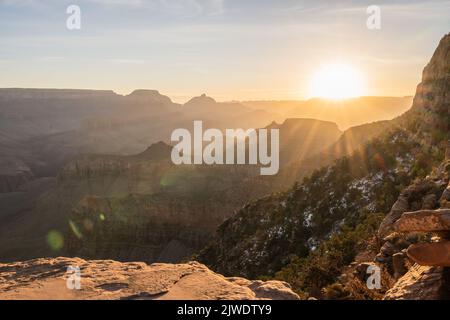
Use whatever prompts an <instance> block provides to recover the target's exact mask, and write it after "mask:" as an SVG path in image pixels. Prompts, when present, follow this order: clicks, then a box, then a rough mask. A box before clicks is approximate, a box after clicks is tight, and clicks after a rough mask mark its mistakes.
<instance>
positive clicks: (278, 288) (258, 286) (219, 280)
mask: <svg viewBox="0 0 450 320" xmlns="http://www.w3.org/2000/svg"><path fill="white" fill-rule="evenodd" d="M69 267H72V268H75V269H72V270H77V269H76V268H79V270H80V273H79V275H80V277H79V279H80V281H79V284H80V287H79V289H76V288H74V284H75V283H76V282H74V279H76V278H75V277H74V276H76V274H74V273H73V272H69V273H68V272H67V270H68V268H69ZM71 288H72V289H71ZM17 299H19V300H116V299H150V300H158V299H161V300H259V299H274V300H297V299H299V297H298V295H297V294H295V293H294V292H293V291H292V290H291V288H290V286H289V285H288V284H287V283H285V282H281V281H267V282H263V281H250V280H246V279H241V278H225V277H223V276H221V275H220V274H217V273H214V272H212V271H211V270H209V269H208V268H207V267H206V266H204V265H202V264H200V263H197V262H190V263H186V264H152V265H147V264H145V263H142V262H135V263H121V262H116V261H112V260H98V261H85V260H83V259H79V258H54V259H35V260H30V261H25V262H16V263H7V264H0V300H17Z"/></svg>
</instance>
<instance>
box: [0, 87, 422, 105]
mask: <svg viewBox="0 0 450 320" xmlns="http://www.w3.org/2000/svg"><path fill="white" fill-rule="evenodd" d="M0 90H62V91H64V90H75V91H110V92H112V93H114V94H116V95H119V96H123V97H125V96H128V95H131V94H132V93H133V92H135V91H139V90H144V91H157V92H158V93H159V94H161V95H163V96H166V97H168V98H170V99H171V100H172V102H174V103H178V104H185V103H187V102H189V101H190V100H191V99H192V98H195V97H199V96H201V95H206V96H208V97H210V98H213V99H214V100H216V102H218V103H230V102H240V103H245V102H281V103H283V102H285V103H287V102H308V101H313V100H324V101H327V100H329V101H331V102H334V101H336V100H334V99H328V98H322V97H307V98H298V99H257V98H255V99H243V100H238V99H233V98H231V99H229V100H218V99H216V97H214V96H212V95H210V94H208V93H204V92H203V93H197V94H193V95H192V96H191V97H188V98H187V99H186V100H177V99H176V98H174V97H172V96H170V95H168V94H165V93H164V92H161V91H160V90H158V89H155V88H136V89H132V90H131V91H129V92H124V93H121V92H117V91H116V90H113V89H95V88H56V87H33V88H31V87H0ZM412 97H414V94H410V95H405V96H383V95H370V96H366V95H364V96H357V97H349V98H343V99H339V100H342V101H348V100H354V99H363V98H412Z"/></svg>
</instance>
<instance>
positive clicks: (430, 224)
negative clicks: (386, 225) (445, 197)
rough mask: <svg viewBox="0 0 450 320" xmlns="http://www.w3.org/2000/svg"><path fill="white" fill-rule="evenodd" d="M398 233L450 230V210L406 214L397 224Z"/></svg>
mask: <svg viewBox="0 0 450 320" xmlns="http://www.w3.org/2000/svg"><path fill="white" fill-rule="evenodd" d="M394 227H395V229H396V231H398V232H435V231H448V230H450V209H440V210H421V211H416V212H408V213H404V214H403V215H402V217H401V218H400V219H399V220H398V221H397V222H396V223H395V226H394Z"/></svg>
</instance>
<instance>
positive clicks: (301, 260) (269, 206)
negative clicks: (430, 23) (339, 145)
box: [199, 35, 450, 298]
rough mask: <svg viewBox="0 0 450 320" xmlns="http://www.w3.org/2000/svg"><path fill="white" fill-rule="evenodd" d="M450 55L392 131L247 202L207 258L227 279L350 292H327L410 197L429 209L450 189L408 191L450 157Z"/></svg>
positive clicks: (435, 63)
mask: <svg viewBox="0 0 450 320" xmlns="http://www.w3.org/2000/svg"><path fill="white" fill-rule="evenodd" d="M449 54H450V35H447V36H446V37H444V38H443V39H442V41H441V42H440V44H439V47H438V49H437V50H436V53H435V54H434V56H433V58H432V59H431V62H430V64H429V65H428V66H427V67H426V68H425V71H424V77H423V82H422V83H421V84H420V85H419V87H418V89H417V95H416V98H415V100H414V104H413V108H412V109H411V111H409V112H407V113H406V114H405V115H403V116H401V117H399V118H398V119H395V120H393V121H392V122H391V124H390V129H389V130H386V132H385V133H384V134H382V135H381V136H379V137H377V138H375V139H373V140H371V141H370V142H369V143H367V144H365V145H364V147H362V148H361V149H359V150H357V151H356V152H355V153H354V154H353V155H352V156H350V157H346V158H343V159H340V160H338V161H337V162H336V164H334V165H332V166H330V167H328V168H324V169H321V170H319V171H316V172H315V173H314V174H312V175H311V176H310V177H308V178H306V179H305V180H304V181H303V182H302V183H299V184H296V185H295V186H293V187H292V188H291V189H290V190H288V191H286V192H283V193H280V194H273V195H271V196H269V197H266V198H263V199H260V200H257V201H254V202H252V203H249V204H247V205H246V206H244V207H243V208H242V209H241V210H240V211H239V212H237V214H235V215H234V216H233V217H231V218H230V219H228V220H227V221H226V222H225V223H224V224H223V225H222V226H220V227H219V230H218V233H217V236H216V239H215V240H214V241H213V242H212V243H211V244H210V245H209V246H208V247H207V248H206V249H205V250H203V251H202V252H201V253H200V255H199V259H200V261H202V262H204V263H206V264H207V265H209V266H211V267H212V268H213V269H214V270H216V271H218V272H221V273H224V274H235V275H236V274H238V275H239V274H240V275H243V276H248V277H261V276H269V277H274V276H276V277H278V278H280V279H284V280H286V281H288V282H290V283H291V284H293V286H294V288H295V289H296V290H297V292H301V293H302V294H305V296H308V295H313V296H317V297H323V296H327V295H328V296H333V293H332V292H334V293H335V291H339V290H340V289H339V290H338V289H336V288H334V287H333V288H328V290H325V291H324V290H323V288H324V287H326V286H328V285H331V284H333V283H334V282H336V281H337V279H338V277H339V276H340V275H341V274H342V272H343V271H344V269H345V268H346V266H348V265H349V264H350V263H351V262H352V261H354V259H357V261H359V260H360V259H362V260H364V258H363V257H362V256H360V255H363V254H366V255H369V256H370V255H371V254H373V257H372V258H374V257H375V255H376V252H378V250H379V247H378V246H379V245H380V243H379V238H378V237H377V235H378V231H377V230H378V227H379V225H380V223H381V221H382V220H383V219H384V217H385V215H386V213H387V212H389V211H390V210H391V208H392V206H393V205H394V203H396V201H397V198H398V196H399V195H400V194H403V195H404V196H410V197H411V198H410V200H409V201H411V203H412V206H413V207H414V208H415V207H420V206H422V205H423V204H422V202H421V201H419V200H418V199H422V198H421V196H428V197H427V198H426V199H427V201H428V203H429V202H431V201H432V200H430V199H431V197H432V196H433V195H434V197H436V198H437V197H438V195H439V194H441V193H442V192H443V190H444V189H445V185H444V184H445V183H444V184H437V185H436V184H435V183H433V184H431V185H428V186H425V187H423V188H418V190H417V191H415V189H414V191H410V192H405V191H404V192H403V193H402V191H403V190H404V189H405V188H406V187H407V186H410V185H415V184H421V182H420V181H422V180H423V179H425V177H426V176H427V175H428V174H430V173H432V172H433V171H434V169H435V168H438V167H439V166H440V164H441V162H442V161H443V160H444V158H445V150H446V146H447V141H448V139H449V128H448V126H449V123H450V115H449V112H450V111H449V110H450V104H449V83H450V59H449V58H448V57H449ZM411 188H413V187H411ZM419 195H420V196H419ZM395 210H396V209H394V211H395ZM405 210H407V209H405ZM390 216H391V215H388V216H387V218H386V219H390V218H389V217H390ZM393 220H395V219H393ZM337 286H338V287H339V284H338V285H337ZM341 291H342V292H341V293H342V294H343V295H344V296H345V294H346V292H345V291H344V290H341ZM334 297H335V298H336V295H335V296H334ZM372 297H373V296H372ZM378 297H379V296H378Z"/></svg>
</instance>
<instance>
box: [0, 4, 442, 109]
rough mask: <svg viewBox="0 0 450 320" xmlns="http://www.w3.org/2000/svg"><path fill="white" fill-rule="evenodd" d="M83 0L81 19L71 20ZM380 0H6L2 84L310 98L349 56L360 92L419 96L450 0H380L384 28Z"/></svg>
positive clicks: (1, 25)
mask: <svg viewBox="0 0 450 320" xmlns="http://www.w3.org/2000/svg"><path fill="white" fill-rule="evenodd" d="M71 4H76V5H78V6H79V7H80V8H81V29H80V30H68V29H67V28H66V19H67V17H68V14H67V13H66V9H67V7H68V6H69V5H71ZM372 4H373V3H372V2H371V1H352V0H346V1H339V2H335V3H332V4H327V3H326V2H324V1H315V2H313V3H311V2H305V1H294V0H289V1H285V2H283V3H280V2H279V1H273V0H264V1H258V2H255V1H248V2H245V3H242V1H235V0H191V1H180V0H164V1H162V0H161V1H160V0H158V1H157V0H133V1H122V0H79V1H66V0H63V1H55V0H42V1H33V0H1V1H0V46H1V48H2V49H1V50H0V74H1V76H0V87H52V88H91V89H99V90H104V89H112V90H114V91H115V92H117V93H120V94H128V93H130V92H131V91H133V90H134V88H157V89H158V90H159V91H160V92H163V93H164V94H166V95H168V96H170V97H171V98H172V99H173V100H174V101H176V102H184V101H187V100H189V99H190V98H191V97H194V96H197V95H198V94H200V93H199V92H198V90H199V88H201V90H202V91H203V92H206V93H207V94H208V95H209V96H212V97H214V98H215V99H217V100H218V101H230V100H239V101H245V100H277V101H280V100H305V99H307V98H309V97H311V96H313V95H314V90H312V89H311V83H312V82H313V79H314V77H315V75H316V74H317V72H318V71H319V70H320V69H321V68H322V67H323V66H327V65H330V64H335V63H339V64H344V65H350V66H351V67H352V68H353V69H355V70H357V71H358V73H359V74H360V76H361V79H360V80H359V81H358V84H360V85H361V88H359V91H358V92H359V95H362V96H396V97H403V96H411V95H413V94H414V92H415V89H416V86H417V84H418V83H419V82H420V75H421V73H422V70H423V66H424V65H425V64H426V63H427V61H429V59H430V57H431V54H432V52H433V48H435V47H436V45H437V43H438V41H439V40H440V39H441V38H442V36H443V35H444V34H446V33H447V32H448V30H449V27H450V19H449V14H448V13H449V12H450V10H449V9H450V1H448V0H436V1H423V0H417V1H378V3H377V5H379V6H380V8H381V19H382V20H381V21H382V25H381V29H380V30H369V29H368V28H367V27H366V20H367V17H368V14H367V12H366V10H367V7H368V6H369V5H372ZM445 12H447V14H446V13H445ZM19 21H20V23H19Z"/></svg>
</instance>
